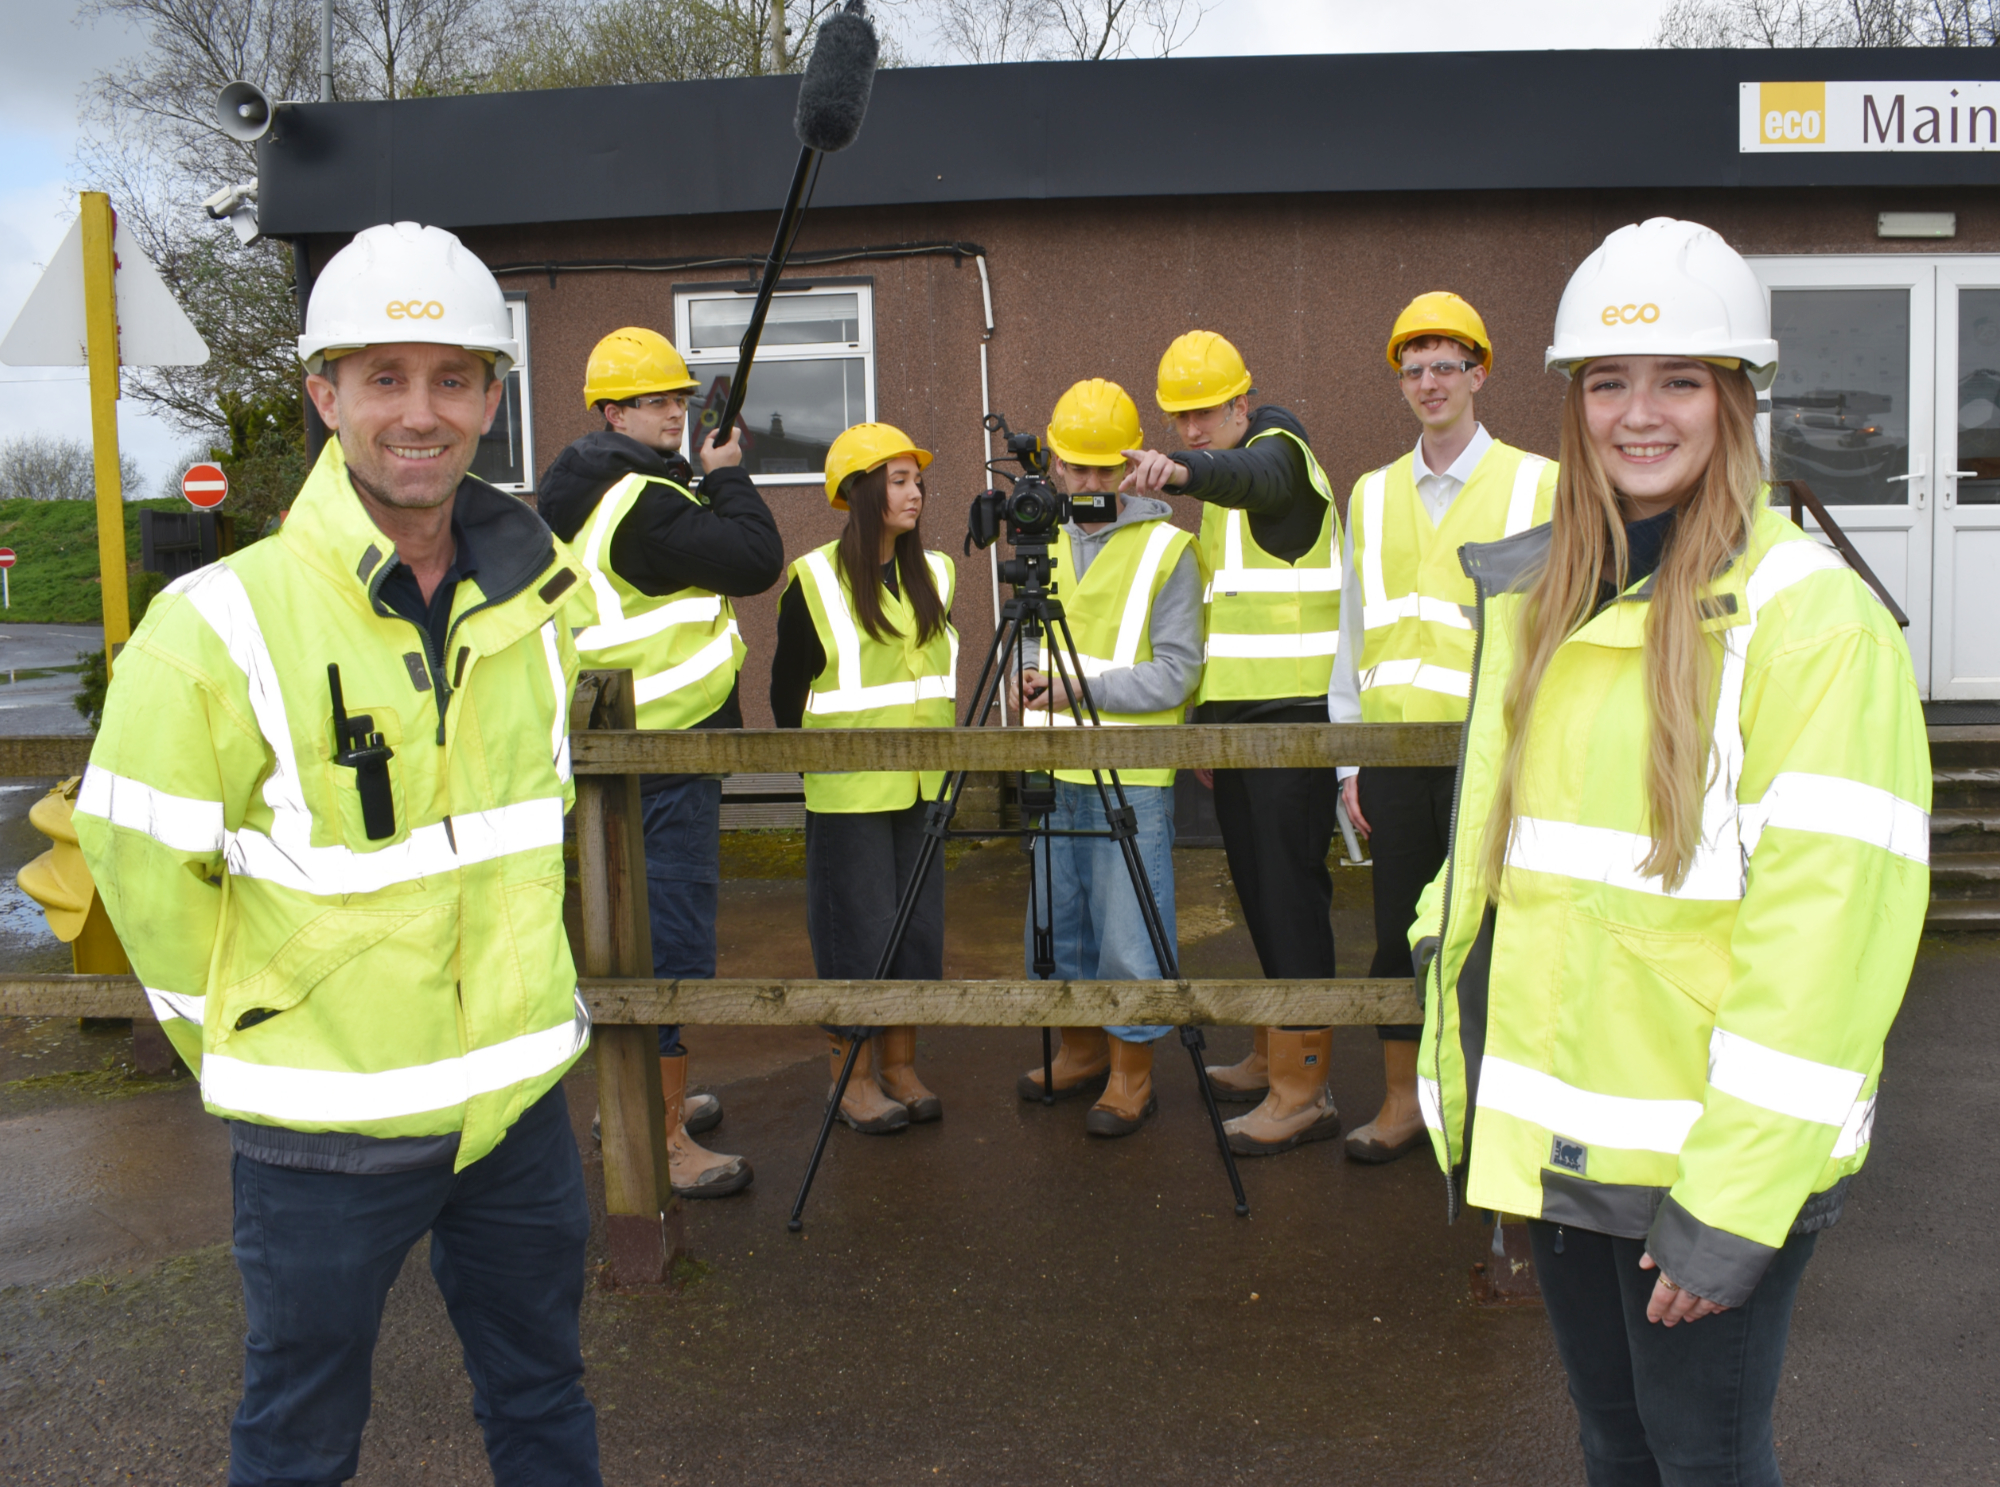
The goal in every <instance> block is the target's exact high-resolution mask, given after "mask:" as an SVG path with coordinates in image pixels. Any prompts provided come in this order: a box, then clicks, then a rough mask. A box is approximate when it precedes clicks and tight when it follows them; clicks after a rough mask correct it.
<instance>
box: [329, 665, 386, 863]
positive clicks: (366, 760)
mask: <svg viewBox="0 0 2000 1487" xmlns="http://www.w3.org/2000/svg"><path fill="white" fill-rule="evenodd" d="M326 684H327V686H329V687H330V688H332V689H333V762H334V763H335V764H338V765H339V766H341V768H343V769H351V770H353V771H354V788H355V789H356V790H358V791H360V792H361V826H362V829H363V830H364V831H366V832H367V833H368V840H369V841H371V842H379V841H381V840H382V839H383V838H384V837H391V836H394V835H395V834H396V799H395V796H394V795H393V794H391V793H390V790H389V761H390V760H391V759H393V758H395V757H396V751H395V750H394V749H392V748H390V747H389V746H388V745H387V744H386V743H384V742H383V741H382V735H381V734H379V733H375V732H372V731H371V730H372V729H373V728H374V726H375V719H374V718H373V717H371V716H370V715H369V714H367V713H362V714H361V715H360V716H359V717H355V718H350V717H348V715H347V704H346V702H345V701H344V700H343V699H342V698H341V695H340V668H339V667H338V666H336V665H334V664H333V663H332V662H328V663H327V668H326Z"/></svg>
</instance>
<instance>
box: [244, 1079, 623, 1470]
mask: <svg viewBox="0 0 2000 1487" xmlns="http://www.w3.org/2000/svg"><path fill="white" fill-rule="evenodd" d="M230 1174H231V1181H232V1185H233V1187H234V1189H235V1199H236V1221H235V1231H234V1235H233V1239H234V1243H233V1246H232V1252H233V1253H234V1254H235V1256H236V1268H237V1269H238V1270H239V1271H240V1272H241V1273H242V1276H243V1303H244V1310H245V1311H246V1313H247V1314H248V1323H249V1329H248V1334H247V1336H246V1337H245V1339H244V1360H243V1403H242V1405H241V1407H239V1408H238V1410H237V1411H236V1419H235V1420H234V1422H233V1423H232V1424H231V1425H230V1429H229V1482H230V1487H318V1484H320V1483H326V1484H333V1483H337V1482H345V1481H346V1480H347V1479H348V1478H350V1477H352V1476H353V1475H354V1470H355V1461H356V1459H357V1457H358V1456H359V1454H360V1450H361V1430H362V1427H363V1426H364V1425H365V1424H366V1423H367V1421H368V1403H369V1389H370V1373H371V1368H372V1364H373V1360H374V1353H375V1336H376V1333H377V1332H378V1331H379V1330H380V1328H381V1324H382V1303H383V1300H384V1298H385V1297H387V1296H388V1294H389V1286H390V1284H391V1283H392V1282H393V1281H394V1280H395V1279H396V1275H397V1272H398V1271H400V1270H401V1269H402V1268H403V1259H404V1256H406V1255H408V1254H409V1252H410V1249H411V1247H412V1246H413V1245H415V1244H416V1242H417V1241H418V1240H419V1239H421V1238H422V1237H423V1236H424V1235H425V1233H427V1232H428V1233H429V1235H430V1237H431V1274H432V1275H433V1276H435V1277H436V1279H437V1285H438V1290H439V1291H441V1292H443V1294H444V1304H445V1310H446V1311H447V1312H449V1313H450V1315H451V1323H452V1326H453V1327H454V1328H455V1329H456V1330H457V1332H458V1340H459V1343H460V1345H461V1347H463V1349H464V1356H465V1371H466V1372H467V1373H468V1374H470V1375H471V1377H472V1413H473V1416H474V1417H475V1418H476V1419H477V1420H478V1421H479V1428H480V1429H481V1430H482V1431H483V1432H484V1433H485V1436H486V1456H487V1460H488V1461H489V1462H490V1464H491V1465H492V1468H493V1480H494V1481H495V1483H497V1484H499V1487H558V1484H560V1487H570V1484H587V1487H598V1484H599V1483H600V1482H601V1481H602V1478H601V1477H599V1475H598V1470H597V1416H596V1413H595V1412H594V1411H593V1410H592V1409H591V1405H590V1400H589V1399H588V1398H586V1397H585V1395H584V1392H583V1354H582V1352H581V1351H580V1349H579V1347H578V1343H577V1309H578V1307H579V1306H580V1305H581V1304H582V1301H583V1245H584V1239H585V1238H586V1237H587V1236H588V1234H589V1232H590V1212H589V1209H588V1208H587V1207H586V1206H585V1204H584V1194H583V1164H582V1163H581V1162H580V1161H579V1160H578V1157H577V1150H576V1138H575V1136H574V1135H573V1134H572V1133H571V1131H570V1127H569V1105H568V1103H567V1101H565V1099H564V1098H563V1090H562V1086H561V1085H557V1086H556V1087H555V1088H554V1089H552V1090H550V1091H549V1092H548V1094H546V1095H544V1096H543V1097H542V1098H541V1099H540V1100H538V1101H536V1102H535V1104H534V1105H533V1106H532V1107H531V1108H530V1109H529V1110H528V1111H527V1113H526V1114H524V1115H523V1116H522V1117H521V1118H520V1119H519V1120H518V1121H516V1122H515V1123H514V1126H513V1128H512V1129H511V1130H509V1131H508V1132H507V1135H506V1137H505V1138H504V1139H503V1140H502V1141H501V1143H500V1144H499V1145H498V1146H497V1147H495V1148H494V1149H493V1150H492V1151H491V1152H489V1153H488V1154H487V1155H486V1156H484V1157H481V1158H480V1159H479V1160H478V1161H476V1162H474V1163H473V1164H472V1165H471V1166H470V1167H467V1168H466V1169H465V1170H464V1171H463V1172H456V1173H455V1172H453V1171H452V1170H451V1164H450V1163H449V1162H446V1163H443V1164H441V1165H439V1166H435V1167H419V1168H417V1169H416V1170H415V1171H410V1172H389V1173H369V1174H355V1173H345V1172H298V1171H293V1170H291V1169H289V1168H285V1167H276V1166H272V1165H270V1164H269V1163H266V1162H259V1161H253V1160H252V1159H250V1158H248V1157H244V1156H236V1157H232V1158H231V1159H230Z"/></svg>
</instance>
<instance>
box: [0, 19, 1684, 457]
mask: <svg viewBox="0 0 2000 1487" xmlns="http://www.w3.org/2000/svg"><path fill="white" fill-rule="evenodd" d="M1662 3H1663V0H1428V3H1426V4H1422V5H1418V4H1411V3H1402V0H1219V3H1218V0H1212V3H1211V6H1210V9H1209V11H1208V14H1207V15H1206V16H1205V17H1204V19H1203V21H1202V24H1201V28H1200V30H1199V31H1198V32H1197V33H1196V34H1195V36H1194V38H1193V39H1192V40H1191V41H1190V42H1189V43H1188V44H1187V45H1186V46H1185V47H1183V48H1182V49H1181V51H1180V53H1179V55H1181V56H1204V55H1210V56H1213V55H1227V54H1236V55H1255V54H1259V53H1274V52H1335V51H1338V52H1371V51H1374V52H1427V51H1500V50H1514V49H1525V50H1540V49H1546V48H1556V47H1561V48H1571V49H1577V48H1591V47H1642V46H1645V45H1646V44H1647V42H1648V40H1649V39H1650V38H1651V36H1652V33H1653V27H1654V24H1655V23H1656V21H1657V19H1658V17H1659V12H1660V8H1661V4H1662ZM79 9H80V7H79V6H78V5H76V4H75V3H74V0H0V36H4V38H5V44H4V46H0V333H4V328H5V327H6V326H8V325H11V324H12V323H13V319H14V315H15V313H16V312H17V311H18V310H19V309H20V307H21V304H22V302H23V301H24V300H25V299H26V298H27V296H28V291H29V290H30V289H31V288H33V287H34V283H35V280H36V279H37V278H38V277H40V274H41V270H42V264H43V263H44V262H45V261H46V260H47V258H48V256H49V254H51V253H52V252H54V251H55V248H56V245H57V244H58V243H59V242H60V241H61V240H62V236H63V234H64V232H65V231H67V229H68V225H69V222H70V221H71V219H72V218H73V217H74V216H75V213H76V202H75V196H74V194H73V192H72V191H71V189H70V184H69V183H70V181H71V180H72V179H73V177H74V174H75V172H74V158H75V153H76V147H77V138H78V122H77V100H78V95H79V94H80V93H81V91H82V89H83V87H84V85H85V84H86V83H87V82H88V81H89V80H90V78H92V77H93V76H95V75H96V74H97V73H98V72H99V71H101V70H103V69H105V68H107V67H111V66H113V65H115V64H116V63H117V62H118V61H119V59H120V58H121V57H124V56H126V55H128V54H130V53H132V52H134V51H136V50H137V49H138V48H139V46H140V45H141V44H142V43H143V37H141V36H139V35H137V34H135V33H132V32H128V31H126V30H124V29H123V28H122V27H120V26H118V25H117V24H116V23H113V22H106V21H102V20H99V21H96V22H94V23H93V22H89V21H80V20H79V19H78V18H77V13H78V10H79ZM218 184H220V183H218ZM120 409H121V411H120V416H119V427H120V439H121V441H122V442H123V444H124V447H125V451H126V452H127V453H128V454H130V455H132V456H133V457H134V458H135V459H137V460H138V462H139V465H140V468H141V469H142V470H143V471H144V473H145V492H144V493H145V494H147V495H152V494H154V493H155V492H154V486H155V485H157V483H158V482H159V481H160V480H162V479H163V478H166V477H168V476H170V475H175V474H178V471H177V470H176V469H174V468H173V467H174V465H175V463H176V457H177V456H178V455H180V454H181V453H182V452H183V451H184V450H185V448H186V447H187V445H188V443H189V442H190V441H189V439H188V437H187V436H186V435H184V434H182V433H181V432H180V431H179V430H177V429H175V428H174V427H173V426H171V425H169V424H167V423H165V422H164V421H162V420H160V419H157V418H151V417H147V416H146V415H144V414H142V413H140V412H139V411H138V409H137V405H135V404H132V403H131V402H129V401H127V402H125V403H121V405H120ZM37 431H38V432H45V433H52V434H57V435H62V436H65V437H80V438H88V437H89V433H90V408H89V401H88V398H87V396H86V390H85V384H84V380H83V373H82V371H81V369H61V370H49V371H36V370H31V369H27V368H21V367H0V439H6V438H10V437H12V436H14V435H16V434H20V433H25V432H37Z"/></svg>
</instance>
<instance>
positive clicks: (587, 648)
mask: <svg viewBox="0 0 2000 1487" xmlns="http://www.w3.org/2000/svg"><path fill="white" fill-rule="evenodd" d="M649 484H651V485H659V486H664V487H665V488H666V489H667V490H669V491H674V492H677V493H678V494H680V495H682V496H685V497H686V498H687V499H688V500H690V501H692V502H694V503H695V504H696V505H697V506H705V505H707V504H708V503H707V502H706V501H705V500H703V499H702V497H700V496H698V495H696V494H695V493H694V492H693V491H691V490H689V489H688V488H687V487H686V486H684V485H680V484H678V483H677V482H675V481H672V480H662V479H661V478H660V477H658V476H656V475H627V476H626V477H625V478H624V479H623V480H621V481H619V482H618V483H617V484H616V485H614V486H612V487H611V489H609V490H607V491H606V492H605V493H604V494H603V495H602V496H601V497H599V498H598V502H597V509H596V510H595V511H593V512H591V513H590V518H589V520H587V521H585V522H584V524H583V526H582V528H581V529H580V530H579V531H578V532H577V534H576V538H575V540H574V541H572V542H571V543H570V547H571V549H572V550H573V551H574V552H575V553H576V555H577V557H578V558H579V559H581V560H582V563H583V568H584V571H585V572H586V573H588V574H589V575H590V587H591V591H592V593H593V594H594V595H595V596H596V599H597V623H596V624H594V625H590V626H587V627H586V628H584V629H581V630H579V631H577V632H576V648H577V651H578V653H579V658H580V660H581V662H582V664H583V666H584V668H585V669H586V670H605V671H625V670H629V671H630V672H631V673H632V691H633V697H634V700H635V701H636V702H637V703H638V705H639V726H640V727H641V728H691V727H693V726H694V725H695V724H696V723H699V722H700V721H701V720H702V719H703V718H705V717H707V716H708V715H709V714H710V713H712V712H714V711H715V710H716V709H717V708H718V707H721V706H722V704H723V703H725V702H727V701H728V700H729V694H730V692H731V690H732V689H733V688H734V687H735V685H736V673H737V672H738V671H740V670H741V669H742V667H743V657H744V655H745V654H746V651H745V647H744V645H743V639H742V637H741V635H740V634H739V633H738V631H737V628H736V611H735V610H734V609H732V608H731V607H730V604H729V601H728V600H727V599H725V598H723V597H722V595H720V594H712V593H710V592H709V591H708V590H706V589H694V588H688V589H680V590H678V591H677V592H675V593H671V594H660V595H653V594H644V593H641V592H640V591H639V590H638V589H635V588H634V587H632V585H631V584H629V583H627V582H626V581H625V580H624V579H623V578H621V577H620V576H619V575H618V574H617V573H615V572H614V571H613V570H612V567H611V539H612V535H613V534H614V533H615V532H617V530H618V524H619V523H620V522H622V521H623V520H625V516H626V513H627V512H629V511H631V509H632V505H633V503H634V502H635V501H637V500H638V499H639V497H640V496H641V495H643V494H644V493H645V490H646V487H647V486H648V485H649Z"/></svg>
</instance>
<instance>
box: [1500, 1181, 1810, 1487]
mask: <svg viewBox="0 0 2000 1487" xmlns="http://www.w3.org/2000/svg"><path fill="white" fill-rule="evenodd" d="M1528 1237H1529V1241H1530V1244H1531V1246H1532V1248H1533V1250H1534V1253H1535V1274H1536V1276H1537V1277H1538V1278H1539V1279H1540V1281H1541V1283H1542V1300H1543V1301H1544V1302H1545V1303H1546V1304H1547V1306H1548V1313H1549V1326H1550V1327H1551V1328H1552V1329H1553V1330H1554V1332H1555V1335H1556V1351H1557V1352H1558V1353H1559V1354H1561V1355H1562V1361H1563V1370H1564V1372H1566V1373H1567V1374H1568V1375H1569V1397H1570V1399H1571V1400H1572V1401H1573V1402H1574V1403H1575V1405H1576V1413H1577V1419H1578V1421H1579V1423H1580V1425H1581V1427H1582V1440H1583V1462H1584V1472H1585V1476H1586V1477H1587V1479H1588V1480H1589V1482H1590V1487H1780V1484H1781V1482H1782V1478H1781V1477H1780V1476H1779V1473H1778V1457H1777V1453H1776V1451H1774V1450H1773V1449H1772V1443H1771V1406H1772V1404H1773V1402H1774V1401H1775V1400H1776V1399H1777V1397H1778V1379H1779V1376H1780V1374H1781V1373H1782V1372H1783V1370H1784V1364H1785V1340H1786V1338H1787V1337H1788V1336H1789V1335H1790V1332H1791V1326H1792V1303H1793V1301H1794V1300H1796V1299H1797V1297H1798V1294H1799V1278H1800V1276H1801V1275H1803V1274H1804V1273H1805V1268H1806V1261H1807V1260H1809V1259H1811V1258H1812V1252H1813V1243H1814V1241H1815V1240H1817V1239H1818V1238H1819V1236H1818V1235H1817V1234H1795V1235H1793V1236H1792V1237H1791V1238H1790V1239H1788V1240H1786V1241H1785V1245H1784V1248H1782V1249H1780V1250H1779V1251H1778V1253H1777V1257H1776V1258H1775V1259H1773V1260H1772V1261H1771V1268H1770V1269H1769V1270H1767V1271H1765V1272H1764V1278H1763V1279H1762V1280H1761V1281H1759V1282H1758V1283H1757V1289H1756V1290H1755V1291H1753V1292H1752V1293H1751V1296H1750V1300H1749V1301H1748V1302H1746V1303H1745V1304H1744V1305H1742V1306H1738V1307H1733V1308H1731V1309H1730V1310H1728V1311H1724V1312H1717V1313H1716V1314H1715V1315H1713V1316H1707V1317H1703V1318H1702V1319H1701V1320H1700V1321H1698V1322H1680V1323H1677V1324H1676V1325H1674V1326H1672V1327H1664V1326H1661V1325H1660V1324H1659V1323H1657V1322H1648V1321H1647V1320H1646V1302H1647V1301H1648V1299H1649V1298H1650V1297H1651V1296H1652V1294H1653V1285H1654V1282H1655V1281H1657V1280H1658V1279H1659V1274H1660V1273H1659V1271H1657V1270H1641V1269H1640V1268H1639V1256H1641V1255H1642V1254H1644V1253H1645V1252H1646V1242H1645V1241H1644V1240H1643V1239H1619V1238H1617V1237H1615V1236H1613V1235H1609V1234H1599V1233H1597V1232H1595V1231H1594V1230H1590V1229H1578V1228H1576V1227H1574V1226H1572V1225H1564V1226H1561V1227H1558V1226H1557V1225H1555V1224H1549V1223H1543V1222H1542V1221H1541V1220H1540V1219H1531V1220H1529V1222H1528Z"/></svg>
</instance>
